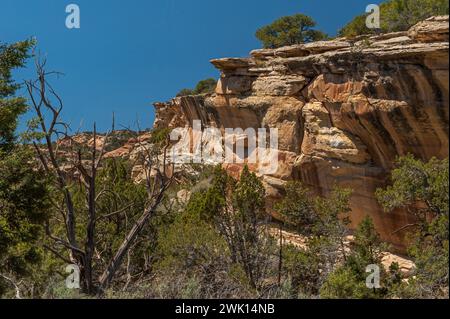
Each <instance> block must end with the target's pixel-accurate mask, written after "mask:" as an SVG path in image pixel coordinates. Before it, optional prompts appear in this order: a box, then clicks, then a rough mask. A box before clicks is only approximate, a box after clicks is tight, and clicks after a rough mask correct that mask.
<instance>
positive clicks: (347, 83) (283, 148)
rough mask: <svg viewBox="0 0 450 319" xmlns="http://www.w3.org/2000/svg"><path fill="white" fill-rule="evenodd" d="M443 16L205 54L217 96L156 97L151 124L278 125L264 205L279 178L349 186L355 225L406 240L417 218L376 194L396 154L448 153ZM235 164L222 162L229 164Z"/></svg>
mask: <svg viewBox="0 0 450 319" xmlns="http://www.w3.org/2000/svg"><path fill="white" fill-rule="evenodd" d="M448 22H449V21H448V16H443V17H433V18H430V19H427V20H426V21H423V22H420V23H419V24H417V25H416V26H414V27H412V28H411V30H409V32H396V33H391V34H383V35H377V36H372V37H369V38H364V39H361V38H360V39H344V38H340V39H335V40H332V41H320V42H315V43H308V44H302V45H294V46H289V47H283V48H279V49H274V50H271V49H263V50H254V51H252V52H251V56H250V57H248V58H224V59H215V60H212V61H211V62H212V64H213V65H215V66H216V67H217V68H218V69H219V70H220V71H221V77H220V80H219V83H218V86H217V89H216V92H215V94H212V95H202V96H188V97H182V98H176V99H174V100H172V101H170V102H168V103H158V104H156V105H155V107H156V122H155V127H172V128H174V127H180V126H183V127H184V126H186V125H192V121H193V120H201V121H202V123H203V124H204V125H206V126H215V127H218V128H222V129H224V128H237V127H240V128H242V129H246V128H249V127H252V128H259V127H276V128H278V129H279V148H280V154H279V163H280V165H279V168H278V171H277V172H276V173H274V174H271V175H270V176H263V182H264V185H265V186H266V188H267V193H268V203H269V205H268V209H269V210H270V211H272V209H271V206H272V203H273V202H274V201H276V200H277V198H279V197H280V194H281V189H282V188H283V185H284V183H285V182H286V181H288V180H292V179H300V180H302V181H303V182H304V183H305V184H307V185H309V186H310V187H311V188H312V189H313V190H314V191H315V192H317V193H318V194H322V195H327V193H328V192H329V191H330V190H331V189H332V188H333V186H335V185H338V186H342V187H349V188H352V189H353V196H352V199H351V207H352V214H351V219H352V222H353V223H352V227H355V226H356V225H357V224H358V223H359V222H360V221H361V220H362V219H363V217H364V216H367V215H369V216H371V217H372V218H373V220H374V223H375V226H376V228H377V229H378V231H379V232H380V234H381V236H382V238H383V239H385V240H386V241H389V242H390V243H392V244H393V247H394V248H398V249H402V248H403V247H404V244H405V243H404V235H405V233H404V232H402V231H398V232H397V230H398V229H400V228H402V226H404V225H406V224H409V223H411V222H412V221H414V217H413V216H410V215H409V214H408V213H406V212H405V211H402V210H398V211H395V212H392V213H385V212H383V210H382V209H381V207H380V206H379V204H378V203H377V201H376V199H375V197H374V192H375V190H376V189H377V188H379V187H382V186H384V185H386V183H387V179H388V176H389V172H390V170H391V169H392V168H393V165H394V161H395V159H396V157H398V156H402V155H406V154H408V153H412V154H414V155H415V156H417V157H418V158H421V159H423V160H429V159H430V158H431V157H433V156H435V157H438V158H445V157H448V147H449V144H448V136H449V134H448V133H449V130H448V121H449V92H448V91H449V79H448V47H449V43H448V29H449V27H448ZM239 166H242V165H235V164H232V165H227V169H229V170H230V172H232V173H234V174H236V173H238V172H239Z"/></svg>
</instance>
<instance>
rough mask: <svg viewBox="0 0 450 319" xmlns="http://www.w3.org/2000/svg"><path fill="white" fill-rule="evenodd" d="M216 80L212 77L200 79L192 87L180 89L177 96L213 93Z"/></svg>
mask: <svg viewBox="0 0 450 319" xmlns="http://www.w3.org/2000/svg"><path fill="white" fill-rule="evenodd" d="M216 86H217V81H216V80H215V79H213V78H209V79H205V80H201V81H199V82H198V83H197V85H196V86H195V88H194V89H182V90H180V92H178V93H177V96H187V95H199V94H208V93H213V92H214V90H215V89H216Z"/></svg>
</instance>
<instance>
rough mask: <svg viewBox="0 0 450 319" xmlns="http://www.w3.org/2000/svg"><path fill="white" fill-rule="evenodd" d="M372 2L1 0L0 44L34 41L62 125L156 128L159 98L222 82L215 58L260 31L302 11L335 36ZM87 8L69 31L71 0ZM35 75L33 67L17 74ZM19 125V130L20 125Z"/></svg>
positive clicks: (242, 47)
mask: <svg viewBox="0 0 450 319" xmlns="http://www.w3.org/2000/svg"><path fill="white" fill-rule="evenodd" d="M379 2H380V1H376V0H343V1H336V0H222V1H217V0H190V1H188V0H128V1H120V0H70V1H65V0H32V1H30V0H0V41H2V42H14V41H19V40H23V39H26V38H29V37H32V36H34V37H36V38H37V40H38V43H39V46H38V47H39V49H40V51H41V52H42V53H45V54H46V55H47V57H48V68H49V69H52V70H56V71H60V72H63V73H64V74H65V76H64V77H63V78H60V79H59V80H57V81H56V82H54V84H55V86H56V87H57V89H58V90H59V92H60V93H61V95H62V97H63V98H64V101H65V104H66V107H65V110H64V114H63V116H64V119H65V120H66V121H68V122H70V123H71V125H72V127H78V126H79V123H81V122H83V129H90V128H91V127H92V123H93V122H94V121H95V122H97V125H98V127H99V128H100V130H106V129H108V128H109V127H110V124H111V114H112V112H115V114H116V122H117V123H118V124H122V125H125V126H131V125H133V123H135V122H136V119H139V122H140V123H141V126H142V127H151V125H152V123H153V107H152V106H151V104H152V103H153V102H155V101H165V100H167V99H169V98H171V97H173V96H174V95H175V94H176V93H177V92H178V91H179V90H180V89H182V88H185V87H193V86H195V84H196V83H197V81H198V80H200V79H203V78H207V77H215V78H217V77H218V72H217V71H216V70H215V69H214V67H213V66H212V65H210V63H209V60H210V59H211V58H218V57H231V56H247V55H248V52H249V51H250V50H252V49H255V48H258V47H260V44H259V43H258V41H257V40H256V39H255V37H254V33H255V30H256V29H257V28H258V27H260V26H262V25H265V24H268V23H270V22H271V21H273V20H274V19H276V18H278V17H281V16H284V15H291V14H294V13H304V14H307V15H310V16H312V17H313V18H314V19H315V20H316V21H317V23H318V28H319V29H321V30H323V31H325V32H327V33H329V34H330V35H334V34H336V31H337V30H338V29H339V28H340V27H342V26H343V25H344V24H345V23H346V22H348V21H349V20H350V19H351V18H352V17H354V16H356V15H357V14H361V13H363V12H364V10H365V7H366V5H368V4H369V3H379ZM70 3H75V4H78V5H79V7H80V9H81V29H79V30H69V29H67V28H66V27H65V19H66V16H67V14H66V13H65V8H66V6H67V5H68V4H70ZM16 76H17V79H18V80H24V79H28V78H30V77H31V76H32V65H31V64H30V66H29V68H28V69H27V70H24V71H20V72H17V73H16ZM22 127H23V124H22Z"/></svg>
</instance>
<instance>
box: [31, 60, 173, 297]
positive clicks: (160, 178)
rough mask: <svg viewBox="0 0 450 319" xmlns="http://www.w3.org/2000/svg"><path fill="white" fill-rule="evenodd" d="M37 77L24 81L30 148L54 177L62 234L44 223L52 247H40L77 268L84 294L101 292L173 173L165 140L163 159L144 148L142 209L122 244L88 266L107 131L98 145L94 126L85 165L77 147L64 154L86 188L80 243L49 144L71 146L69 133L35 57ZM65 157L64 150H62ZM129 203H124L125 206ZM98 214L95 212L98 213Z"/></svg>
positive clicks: (64, 183)
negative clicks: (104, 262)
mask: <svg viewBox="0 0 450 319" xmlns="http://www.w3.org/2000/svg"><path fill="white" fill-rule="evenodd" d="M36 70H37V79H36V80H32V81H26V82H25V83H26V87H27V91H28V95H29V96H30V100H31V103H32V108H33V110H34V112H35V113H36V118H37V127H36V128H35V129H38V130H39V134H37V136H36V139H37V140H39V139H44V147H42V146H41V145H38V143H37V140H34V141H33V145H34V149H35V151H36V154H37V156H38V158H39V161H40V163H41V165H42V166H43V167H44V169H45V171H46V172H47V174H49V175H50V176H55V180H56V181H57V183H56V186H57V188H58V189H59V191H60V192H61V193H62V195H63V198H64V201H63V203H62V204H58V203H57V202H56V201H55V200H53V201H52V204H53V206H54V207H55V208H56V209H57V210H58V211H59V212H60V213H61V215H62V217H63V220H64V224H65V237H66V238H59V237H57V236H55V235H53V234H52V231H51V229H50V225H48V224H47V225H46V233H47V236H48V238H49V239H50V240H51V241H53V243H54V244H55V246H54V247H50V246H47V245H45V246H44V248H46V249H48V250H49V251H50V252H52V253H53V254H54V255H55V256H57V257H58V258H60V259H61V260H63V261H64V262H70V263H73V264H76V265H77V266H78V267H79V269H80V271H81V274H80V275H81V278H82V282H83V286H82V288H83V291H84V292H85V293H87V294H92V295H93V294H97V293H102V292H103V291H104V290H105V289H107V288H108V287H109V286H110V284H111V282H112V281H113V279H114V276H115V275H116V273H117V271H118V269H119V268H120V267H121V265H122V263H123V259H124V256H126V255H127V253H128V252H129V251H130V249H131V248H132V246H133V244H134V243H135V242H136V240H137V239H138V237H139V236H140V234H141V233H142V230H143V229H144V227H145V226H146V225H147V224H148V222H149V220H150V218H151V217H152V216H153V215H154V213H155V212H156V210H157V209H158V207H159V205H160V204H161V202H162V200H163V198H164V194H165V192H166V190H167V189H168V188H169V187H170V185H171V184H172V182H173V174H172V176H171V177H169V176H168V174H167V172H166V167H167V165H168V164H167V163H166V158H167V156H166V153H167V147H168V146H169V142H168V140H167V144H166V147H165V148H164V152H163V158H162V160H160V158H159V156H158V152H156V151H155V150H152V149H151V147H147V148H144V153H145V156H144V159H145V160H144V164H145V165H144V170H145V172H146V187H147V194H148V199H147V204H146V205H145V207H143V210H142V214H141V216H140V217H139V218H138V220H137V222H136V223H135V225H134V226H133V227H132V229H131V230H130V231H129V232H128V234H127V235H126V237H125V238H124V240H123V242H122V244H121V245H120V247H119V248H118V249H117V251H116V252H115V254H114V257H113V258H112V259H111V261H110V262H109V264H108V266H107V267H106V269H96V271H94V269H93V264H94V263H93V258H94V252H95V251H96V240H95V238H96V221H97V220H98V218H99V217H98V216H102V215H105V214H101V213H102V212H97V206H96V202H97V200H98V198H99V196H101V194H102V191H100V192H97V190H96V178H97V172H98V170H99V169H101V165H102V160H103V156H104V154H105V145H106V144H107V138H108V135H106V136H105V140H104V142H103V145H102V147H101V149H100V150H99V149H98V147H97V130H96V127H95V125H94V132H93V141H94V142H93V145H92V146H91V148H90V155H89V160H88V161H87V162H88V163H89V164H85V163H84V161H83V158H82V153H81V150H80V149H78V150H77V151H75V149H73V148H71V149H70V152H69V154H71V156H72V157H73V158H72V166H73V167H74V168H75V169H76V171H77V172H78V175H79V181H80V183H81V184H82V185H83V186H84V188H85V192H86V206H87V211H88V216H87V221H86V225H84V227H85V229H86V237H85V238H84V243H83V245H80V243H79V242H78V240H79V238H77V234H76V229H77V219H76V216H77V215H76V211H75V207H74V202H73V194H72V191H71V188H70V184H71V181H70V180H69V178H68V177H67V174H66V173H65V172H64V170H63V168H62V167H61V164H60V163H61V158H60V154H59V152H58V146H57V145H58V144H55V143H54V139H55V138H56V139H59V138H60V137H64V139H65V140H67V141H69V144H70V145H71V146H73V145H75V144H76V143H74V141H73V139H72V137H70V136H69V135H68V125H67V124H65V123H64V122H62V121H61V117H60V115H61V111H62V110H63V101H62V99H61V98H60V96H59V95H58V94H57V93H56V92H55V90H54V89H53V87H52V86H51V85H50V83H49V82H48V81H47V78H48V76H50V75H54V74H56V73H54V72H46V71H45V60H39V59H37V60H36ZM46 114H50V119H49V120H48V119H47V118H46ZM66 155H67V154H66ZM128 207H130V205H129V206H128ZM99 213H100V214H99ZM60 246H63V247H64V248H65V249H66V250H67V251H68V254H69V257H68V258H67V257H65V256H64V253H61V252H60V251H59V250H58V247H60ZM95 272H97V273H101V274H102V275H101V276H100V278H98V279H96V278H94V273H95Z"/></svg>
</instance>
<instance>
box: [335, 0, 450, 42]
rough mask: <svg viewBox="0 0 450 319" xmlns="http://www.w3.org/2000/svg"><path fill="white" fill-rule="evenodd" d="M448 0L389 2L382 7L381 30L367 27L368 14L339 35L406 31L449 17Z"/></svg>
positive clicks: (397, 0) (348, 25) (344, 28)
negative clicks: (437, 17) (424, 21)
mask: <svg viewBox="0 0 450 319" xmlns="http://www.w3.org/2000/svg"><path fill="white" fill-rule="evenodd" d="M448 12H449V11H448V1H447V0H388V1H385V2H383V3H382V4H381V5H380V30H373V29H368V28H367V27H366V17H367V14H363V15H360V16H357V17H355V18H354V19H353V20H352V21H351V22H349V23H348V24H347V25H346V26H344V27H343V28H342V29H341V30H340V31H339V35H341V36H346V37H355V36H358V35H364V34H373V33H377V32H396V31H406V30H408V29H409V28H410V27H412V26H413V25H415V24H416V23H418V22H420V21H422V20H425V19H426V18H429V17H431V16H436V15H448Z"/></svg>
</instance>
